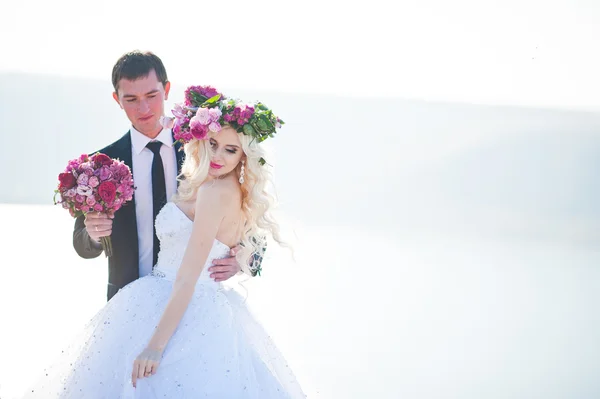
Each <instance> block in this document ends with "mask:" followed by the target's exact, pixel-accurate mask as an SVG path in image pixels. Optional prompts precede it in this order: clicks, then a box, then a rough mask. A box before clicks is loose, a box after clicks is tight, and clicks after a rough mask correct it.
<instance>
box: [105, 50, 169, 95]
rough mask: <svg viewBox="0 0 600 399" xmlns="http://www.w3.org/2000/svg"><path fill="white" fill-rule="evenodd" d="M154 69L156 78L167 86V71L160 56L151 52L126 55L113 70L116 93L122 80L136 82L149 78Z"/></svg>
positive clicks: (136, 51) (135, 51)
mask: <svg viewBox="0 0 600 399" xmlns="http://www.w3.org/2000/svg"><path fill="white" fill-rule="evenodd" d="M153 69H154V72H156V77H157V78H158V80H159V81H160V82H161V83H162V84H163V86H164V85H166V84H167V82H168V81H169V79H168V78H167V71H166V69H165V66H164V65H163V63H162V61H161V59H160V58H158V56H156V55H155V54H154V53H152V52H150V51H146V52H144V53H142V52H141V51H139V50H134V51H131V52H129V53H125V54H123V55H122V56H121V58H119V59H118V60H117V62H116V63H115V66H114V67H113V70H112V84H113V87H114V88H115V92H116V91H117V90H118V88H119V87H118V86H119V82H120V81H121V79H127V80H136V79H140V78H143V77H146V76H148V74H149V73H150V71H152V70H153Z"/></svg>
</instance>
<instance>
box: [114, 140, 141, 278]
mask: <svg viewBox="0 0 600 399" xmlns="http://www.w3.org/2000/svg"><path fill="white" fill-rule="evenodd" d="M115 147H116V148H115V149H116V152H117V157H118V158H119V159H120V160H121V161H123V163H125V165H127V166H129V169H131V173H133V156H132V151H131V131H129V132H127V133H126V134H125V135H124V136H123V137H122V138H121V139H120V140H119V141H117V142H116V143H115ZM133 184H134V185H135V176H133ZM118 212H120V213H121V215H119V216H121V217H122V223H123V224H124V225H125V226H126V228H125V229H124V231H127V232H128V234H127V235H128V236H127V237H126V239H127V240H128V241H129V243H128V246H129V247H130V248H131V251H133V252H134V253H135V257H134V259H136V260H137V259H138V256H139V244H138V234H137V217H136V213H135V190H134V194H133V199H132V201H131V202H130V203H128V204H126V205H125V206H124V207H122V208H121V209H119V211H118ZM124 238H125V237H124ZM123 267H127V268H130V267H131V268H135V270H131V271H130V273H131V274H132V275H137V276H138V277H139V266H138V264H137V262H135V263H133V264H131V265H123Z"/></svg>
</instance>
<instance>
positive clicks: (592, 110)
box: [0, 69, 600, 115]
mask: <svg viewBox="0 0 600 399" xmlns="http://www.w3.org/2000/svg"><path fill="white" fill-rule="evenodd" d="M2 75H5V76H6V75H18V76H23V77H27V76H31V77H37V78H39V77H46V78H55V79H68V80H79V81H88V82H96V83H107V84H108V85H109V87H111V88H112V83H111V81H110V79H108V78H107V79H101V78H98V77H92V76H82V75H71V76H69V75H61V74H56V73H39V72H28V71H18V70H12V69H5V70H1V69H0V76H2ZM169 81H170V82H171V84H173V85H175V86H181V87H185V86H187V85H188V84H187V83H181V81H177V80H172V79H170V80H169ZM208 84H209V85H212V84H210V83H208ZM224 87H227V88H228V89H233V90H240V91H250V90H252V91H259V92H263V93H267V94H279V95H295V96H306V97H330V98H341V99H355V100H359V99H368V100H371V101H377V100H381V101H385V100H397V101H403V102H413V103H424V104H428V105H441V106H444V105H454V106H456V105H458V106H473V107H481V108H503V109H520V110H532V111H554V112H569V113H580V114H591V115H596V114H600V108H596V107H593V106H587V107H584V106H566V105H562V106H559V105H541V104H538V105H535V104H526V103H522V104H519V103H512V104H511V103H508V102H492V101H483V100H482V101H466V100H451V99H444V98H441V97H440V98H434V97H432V98H427V97H414V96H413V97H411V96H406V97H404V96H401V95H398V94H393V95H392V94H389V95H383V94H381V93H377V94H366V95H365V94H352V93H333V92H322V93H319V92H315V91H302V90H292V89H281V90H275V89H272V88H267V89H256V88H248V87H238V86H224Z"/></svg>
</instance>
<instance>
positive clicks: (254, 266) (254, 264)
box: [250, 241, 267, 277]
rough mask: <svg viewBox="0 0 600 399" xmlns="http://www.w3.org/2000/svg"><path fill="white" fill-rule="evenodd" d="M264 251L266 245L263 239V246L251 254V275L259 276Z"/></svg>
mask: <svg viewBox="0 0 600 399" xmlns="http://www.w3.org/2000/svg"><path fill="white" fill-rule="evenodd" d="M254 242H256V241H254ZM266 251H267V245H266V241H265V246H264V247H263V248H262V249H261V250H260V251H256V252H254V253H253V254H252V259H250V273H251V274H252V277H255V276H256V275H259V276H260V273H261V271H262V261H263V257H264V255H265V252H266Z"/></svg>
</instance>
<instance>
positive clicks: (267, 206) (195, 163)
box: [174, 132, 288, 275]
mask: <svg viewBox="0 0 600 399" xmlns="http://www.w3.org/2000/svg"><path fill="white" fill-rule="evenodd" d="M214 134H218V133H213V132H210V133H209V137H212V136H213V135H214ZM238 137H239V139H240V142H241V144H242V150H243V152H244V155H245V161H246V162H245V168H244V183H243V184H241V191H242V215H243V216H242V218H243V220H242V222H241V224H240V225H241V226H243V229H242V232H241V239H240V245H241V247H242V249H241V250H240V251H239V252H238V253H237V255H236V259H237V261H238V263H239V264H240V266H241V268H242V271H243V272H244V273H246V274H249V275H252V274H253V272H256V271H257V269H258V267H259V266H258V265H257V264H256V262H254V261H253V259H254V254H257V255H258V256H260V257H262V254H263V252H264V250H265V248H266V245H267V241H266V240H267V236H268V235H270V236H271V237H272V238H273V239H274V240H275V241H276V242H277V243H278V244H280V245H283V246H286V247H287V246H288V245H287V244H286V243H284V242H283V240H282V239H281V234H280V229H279V225H278V224H277V222H276V221H275V219H274V218H273V216H272V215H271V212H270V211H271V209H272V208H273V206H274V205H275V197H274V195H273V194H271V193H270V192H269V189H271V190H273V189H274V187H272V184H273V180H272V174H271V172H270V170H269V166H268V165H266V164H265V165H261V163H260V160H261V159H265V158H267V157H266V156H265V150H264V148H263V147H262V146H261V145H260V144H258V142H257V141H256V140H255V139H254V138H252V137H249V136H247V135H245V134H242V133H238ZM183 148H184V151H185V161H184V162H183V165H182V167H181V174H180V175H179V176H178V180H179V182H180V183H179V188H178V190H177V194H176V195H175V197H174V199H175V200H176V201H183V202H186V201H192V200H195V198H196V193H197V192H198V188H199V187H200V185H202V183H204V181H205V180H206V178H207V176H208V170H209V164H210V151H211V149H210V144H209V140H191V141H190V142H188V143H186V144H185V145H184V147H183ZM242 159H244V157H242ZM233 172H234V173H235V174H236V176H237V178H238V179H239V176H240V172H241V162H240V164H238V165H237V166H236V167H235V169H234V171H233ZM269 186H271V187H269ZM273 193H274V191H273Z"/></svg>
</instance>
